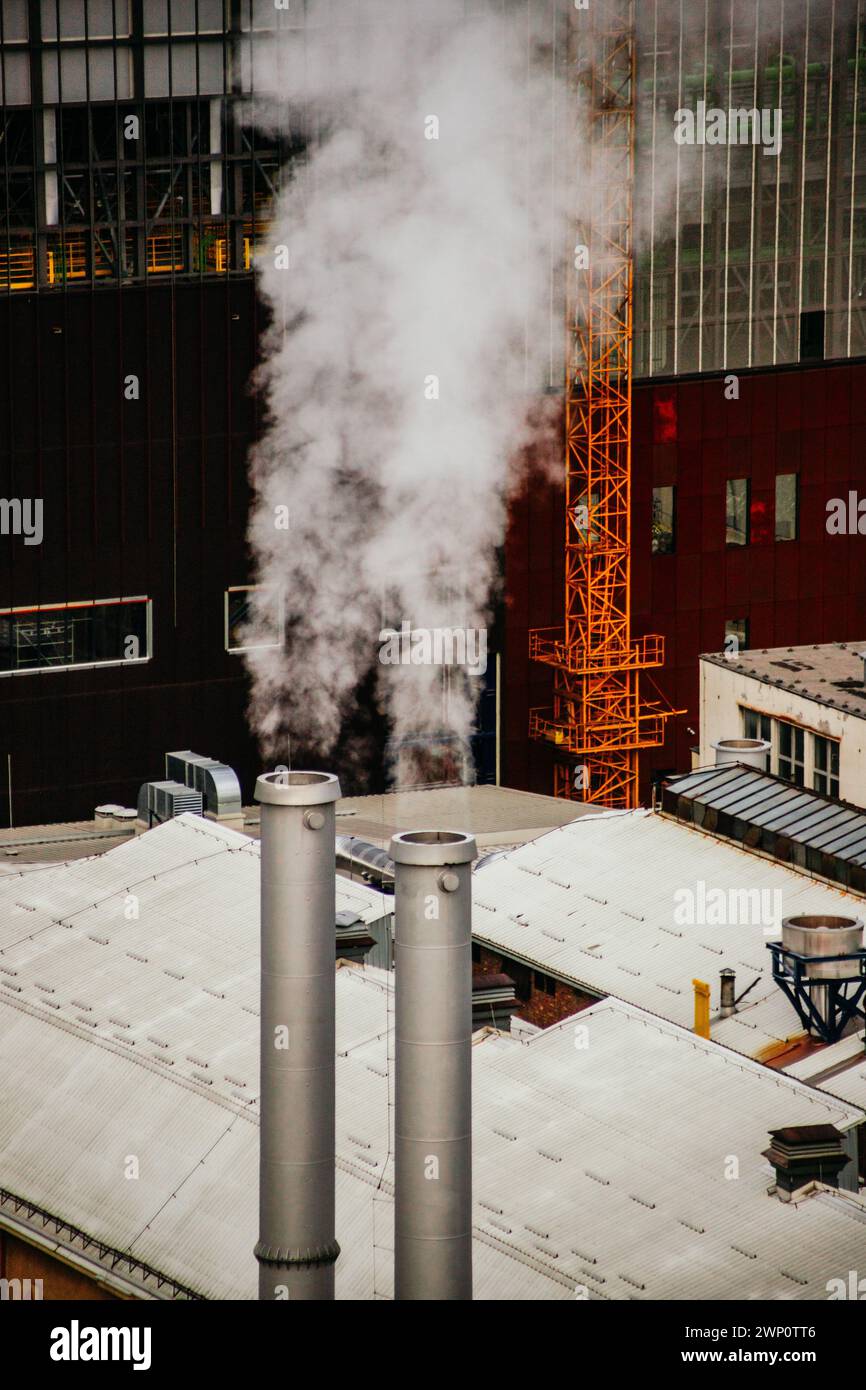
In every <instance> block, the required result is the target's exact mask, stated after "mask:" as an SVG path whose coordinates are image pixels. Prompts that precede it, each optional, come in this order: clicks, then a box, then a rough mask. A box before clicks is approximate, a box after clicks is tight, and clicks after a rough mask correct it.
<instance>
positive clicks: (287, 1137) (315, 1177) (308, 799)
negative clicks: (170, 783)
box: [255, 771, 340, 1300]
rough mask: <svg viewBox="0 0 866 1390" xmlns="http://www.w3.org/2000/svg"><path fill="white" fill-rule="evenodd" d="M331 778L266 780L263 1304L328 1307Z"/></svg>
mask: <svg viewBox="0 0 866 1390" xmlns="http://www.w3.org/2000/svg"><path fill="white" fill-rule="evenodd" d="M339 795H340V784H339V782H338V780H337V778H336V777H334V776H332V775H331V774H330V773H326V772H286V771H282V772H272V773H267V774H265V775H264V776H262V777H259V778H258V780H257V782H256V800H257V801H259V802H260V803H261V808H262V809H261V913H262V915H261V941H262V974H261V1093H260V1094H261V1141H260V1166H259V1240H258V1244H257V1245H256V1248H255V1255H256V1259H257V1260H258V1262H259V1298H260V1299H286V1298H288V1299H291V1300H298V1299H300V1300H309V1299H332V1298H333V1297H334V1265H335V1262H336V1260H337V1256H338V1255H339V1253H340V1247H339V1246H338V1244H337V1241H336V1238H335V1228H334V1186H335V1183H334V1153H335V1131H334V1088H335V1064H334V1056H335V1020H334V1012H335V1003H334V1000H335V969H334V932H335V921H336V883H335V875H334V841H335V823H334V802H335V801H336V800H337V798H338V797H339Z"/></svg>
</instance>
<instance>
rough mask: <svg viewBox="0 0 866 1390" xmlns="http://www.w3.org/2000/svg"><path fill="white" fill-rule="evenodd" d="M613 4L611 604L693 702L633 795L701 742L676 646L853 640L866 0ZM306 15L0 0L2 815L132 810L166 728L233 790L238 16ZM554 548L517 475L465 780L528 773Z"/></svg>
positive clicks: (261, 209)
mask: <svg viewBox="0 0 866 1390" xmlns="http://www.w3.org/2000/svg"><path fill="white" fill-rule="evenodd" d="M523 3H525V4H526V5H527V6H528V7H530V8H532V9H534V10H536V11H538V12H540V13H541V14H543V15H544V14H547V13H548V12H551V13H552V12H553V10H554V8H555V6H554V0H515V4H516V5H518V6H519V5H520V4H523ZM564 8H565V9H569V10H570V7H569V6H565V7H564ZM636 13H637V24H638V33H637V59H638V84H637V185H638V196H637V200H636V227H637V233H638V235H637V246H638V254H637V257H636V267H635V312H634V320H635V323H634V327H635V332H634V364H635V371H636V374H637V381H636V386H635V393H634V443H633V464H634V468H633V479H634V481H633V491H632V515H633V526H632V536H633V558H632V587H633V599H632V604H633V615H634V627H635V631H636V632H637V633H640V632H660V633H662V634H664V636H665V637H666V640H667V657H666V662H667V664H666V666H665V668H664V669H663V670H662V671H660V672H659V673H656V674H655V679H656V681H657V684H658V686H659V687H660V688H661V690H662V691H663V693H664V694H665V695H666V696H667V698H668V699H669V701H670V703H671V704H672V705H674V706H676V707H677V708H680V707H681V708H684V709H685V710H686V711H687V713H686V714H685V715H683V716H680V717H678V718H677V719H676V720H675V721H672V722H671V725H670V727H669V733H668V738H667V742H666V745H665V747H664V748H662V749H659V750H655V751H654V752H653V753H651V754H649V755H647V756H646V758H645V768H644V772H645V776H644V780H643V786H644V793H645V794H646V792H647V790H648V785H649V776H650V773H651V772H652V771H660V770H664V769H669V768H675V767H676V768H682V767H684V766H686V765H687V763H688V760H689V756H690V749H691V747H692V746H693V744H694V743H695V742H696V741H697V740H696V734H695V733H692V732H690V730H695V731H696V728H697V726H696V723H695V719H696V715H697V681H698V665H697V657H698V655H699V653H700V652H701V651H705V650H719V649H720V648H722V647H723V646H724V644H725V642H726V640H736V641H737V642H738V644H739V645H740V646H741V647H742V646H744V645H745V646H748V645H750V644H751V645H766V644H770V643H772V644H775V645H780V644H785V643H792V644H793V643H807V642H812V641H815V642H818V641H828V640H853V639H858V638H860V637H862V636H864V635H866V586H864V577H863V574H864V566H863V564H862V561H861V559H860V556H861V553H862V547H863V537H861V536H859V535H857V534H856V533H855V534H852V535H838V534H831V533H830V532H828V530H827V528H826V504H827V502H828V501H830V500H831V499H832V498H834V497H846V496H847V494H848V492H849V491H856V490H857V489H858V488H859V489H860V492H861V493H862V492H863V491H864V490H866V480H864V477H863V470H864V463H863V457H864V456H863V451H862V447H861V446H862V443H863V427H864V421H863V418H862V417H863V408H862V400H863V384H864V374H866V366H864V365H863V358H862V356H861V355H862V354H864V353H866V317H864V309H863V305H864V304H866V300H864V297H863V286H864V283H866V166H864V159H866V141H864V139H863V126H864V122H866V16H864V15H862V14H861V7H860V6H859V5H858V4H857V3H856V2H855V0H809V3H808V4H807V5H805V6H804V5H800V4H797V5H793V4H792V3H791V0H767V3H765V4H762V5H761V6H759V7H758V6H755V5H754V4H753V3H752V0H708V3H707V4H705V5H703V6H686V7H683V6H682V5H681V4H680V3H679V0H648V3H646V4H641V5H639V6H637V7H636ZM298 23H301V24H302V23H303V7H298V9H297V10H296V11H295V12H294V13H293V12H292V10H291V9H290V10H289V11H288V12H283V11H277V9H276V7H275V6H274V4H273V0H2V3H0V134H2V139H0V826H2V825H8V824H10V823H13V824H15V823H17V824H25V823H33V822H40V821H45V820H57V819H69V818H79V817H87V816H90V815H91V814H92V811H93V808H94V807H95V806H96V805H97V804H99V803H101V802H105V801H111V802H114V801H123V802H125V803H126V804H130V805H131V804H133V803H134V800H135V795H136V792H137V788H138V786H139V784H140V783H141V782H142V781H144V780H147V779H149V778H154V777H160V776H162V775H163V767H164V763H163V759H164V754H165V752H166V751H167V750H169V749H171V748H182V747H192V748H194V749H196V750H197V751H200V752H202V753H204V754H207V755H210V756H213V757H215V758H218V759H220V760H222V761H226V762H229V763H230V764H232V765H233V766H234V767H235V768H236V769H237V771H238V773H239V775H240V777H241V781H242V787H243V790H244V793H245V795H246V796H247V797H249V795H250V793H251V788H252V780H253V777H254V775H255V773H256V772H257V770H258V755H257V751H256V748H255V746H254V743H253V740H252V739H251V737H250V736H249V733H248V730H247V726H246V722H245V719H244V710H245V705H246V700H247V679H246V676H245V674H244V669H243V657H242V654H241V652H240V651H239V650H238V648H239V645H240V643H239V640H238V638H237V635H236V634H237V631H238V629H239V627H240V624H241V621H242V618H243V613H244V606H245V598H244V592H245V588H246V586H248V584H249V557H248V553H247V547H246V540H245V532H246V524H247V512H248V504H249V491H248V483H247V478H246V455H247V452H248V449H249V445H250V443H251V442H252V441H253V439H254V438H255V437H256V434H257V431H258V428H259V418H258V406H257V403H256V400H255V397H254V396H253V394H252V393H251V391H250V386H249V382H250V377H251V374H252V372H253V369H254V366H255V362H256V353H257V343H258V339H259V336H260V333H261V329H262V327H263V310H262V307H261V305H260V304H259V303H258V301H257V299H256V295H255V284H254V277H253V264H254V257H255V254H256V247H257V245H258V246H259V247H261V246H262V244H263V239H264V238H265V237H266V234H267V216H268V207H269V203H270V201H271V199H272V197H273V195H274V193H275V191H276V190H277V189H278V187H279V181H280V170H281V167H284V166H285V165H286V163H287V161H290V160H291V158H292V157H293V156H294V155H297V154H299V153H300V150H299V149H298V148H297V147H296V146H295V145H294V144H293V142H292V139H291V137H290V136H289V135H288V134H284V135H283V136H282V137H278V136H273V135H263V134H262V133H260V132H258V131H257V130H256V129H255V128H254V127H253V126H252V125H251V124H248V123H245V122H246V116H245V113H244V112H245V108H244V105H243V103H244V101H245V99H246V98H247V97H248V95H249V93H250V91H251V90H252V88H253V87H254V74H255V62H254V55H253V40H254V38H255V36H256V35H259V34H266V33H267V32H268V29H269V28H273V27H275V26H281V25H283V24H298ZM699 102H703V104H704V109H706V108H707V107H710V108H712V107H715V106H718V107H720V108H723V109H724V108H728V107H730V106H734V107H738V106H743V107H752V106H754V107H756V108H761V107H767V108H768V109H770V108H771V109H772V110H773V111H776V110H778V111H780V112H781V117H780V120H779V123H778V126H777V127H776V126H774V127H773V129H774V130H776V129H778V131H779V133H780V138H781V146H780V149H779V152H778V157H767V156H765V155H764V153H763V151H762V150H761V149H760V148H758V147H757V146H754V145H748V144H736V145H727V146H712V145H709V144H706V143H704V144H694V145H678V144H677V143H676V142H675V141H674V138H673V132H674V127H675V124H676V120H677V113H678V112H681V111H683V110H689V111H691V112H692V113H693V114H695V116H696V115H697V113H698V109H699V108H698V103H699ZM551 302H552V305H553V308H552V314H553V316H554V318H555V322H556V326H557V327H556V330H555V331H552V333H551V341H552V342H554V341H557V340H558V327H559V325H560V324H561V322H562V309H561V305H560V304H559V303H558V302H557V301H556V298H555V296H552V301H551ZM825 354H826V356H827V357H828V358H832V359H833V361H832V362H831V361H828V362H826V363H825V362H823V360H822V359H823V357H824V356H825ZM726 373H738V374H739V375H738V386H737V391H736V392H733V391H732V390H731V388H730V384H729V383H726V380H725V374H726ZM558 380H559V375H558V367H557V366H556V363H555V362H554V363H553V365H552V366H551V379H550V381H549V382H548V383H547V389H548V390H549V391H552V390H555V389H556V386H557V384H558ZM563 456H564V454H563V452H560V454H559V457H558V459H556V460H555V461H554V462H555V463H557V464H558V463H560V462H561V459H562V457H563ZM779 480H782V481H779ZM36 503H41V504H42V505H41V514H39V515H37V513H36V510H35V506H36ZM37 531H38V532H39V543H38V544H37V543H35V542H36V532H37ZM28 532H29V534H28ZM563 540H564V523H563V511H562V494H561V491H560V489H559V488H558V487H557V486H556V485H555V484H553V483H551V482H549V481H547V480H546V477H545V475H544V473H543V472H535V473H534V474H533V476H532V479H531V481H530V482H529V483H528V484H527V486H526V488H525V490H524V491H523V493H522V494H521V496H520V497H519V498H517V499H515V500H514V502H513V505H512V509H511V524H510V530H509V536H508V539H507V542H506V546H505V558H504V571H505V601H504V605H503V617H502V621H501V623H500V624H499V625H498V627H497V631H496V633H495V634H494V636H493V643H492V645H493V646H494V647H495V650H496V651H497V652H500V654H501V657H502V661H501V675H502V680H501V689H500V691H499V698H498V699H497V692H496V689H495V684H494V671H495V666H494V663H493V661H492V660H491V663H490V669H489V672H488V685H487V690H486V693H485V695H484V697H483V700H482V724H483V732H482V735H481V736H480V738H479V739H478V740H476V745H475V750H474V751H475V754H476V762H477V764H478V769H479V772H478V775H479V777H480V778H481V779H482V780H487V779H490V778H492V777H494V776H495V775H496V767H497V765H498V766H499V768H500V772H501V779H502V780H503V781H504V782H506V783H508V784H511V785H515V786H518V787H528V788H531V789H533V790H538V791H544V792H548V791H550V789H551V786H552V768H551V758H550V753H549V750H548V749H546V748H545V746H544V745H543V744H542V745H540V744H530V742H529V740H528V716H529V710H530V709H531V708H532V707H534V706H544V705H547V704H548V703H549V700H550V677H549V673H548V672H547V671H546V670H545V669H544V668H543V667H540V666H532V665H531V664H530V662H529V660H528V656H527V646H528V632H529V630H530V629H531V628H533V627H546V626H550V625H553V624H556V623H557V622H558V621H561V618H562V591H563V549H564V546H563ZM500 633H501V634H502V643H501V644H500ZM649 693H651V691H650V692H649ZM368 699H369V703H370V704H371V705H372V703H373V701H372V695H371V693H370V692H368ZM497 722H499V723H500V724H501V749H500V753H501V757H499V758H497V756H496V751H495V738H494V733H493V730H494V729H495V727H496V725H497ZM379 732H381V731H379ZM732 732H737V731H732ZM370 789H372V788H371V787H370V786H365V787H360V786H359V787H358V790H370Z"/></svg>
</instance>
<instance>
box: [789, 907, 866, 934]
mask: <svg viewBox="0 0 866 1390" xmlns="http://www.w3.org/2000/svg"><path fill="white" fill-rule="evenodd" d="M782 925H783V926H788V927H800V928H801V929H802V930H804V931H847V930H848V928H849V927H862V926H863V923H862V921H861V919H860V918H859V917H844V916H843V915H842V914H841V913H820V912H801V913H800V914H799V915H798V916H796V917H786V918H785V919H784V921H783V923H782Z"/></svg>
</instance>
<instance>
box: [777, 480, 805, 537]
mask: <svg viewBox="0 0 866 1390" xmlns="http://www.w3.org/2000/svg"><path fill="white" fill-rule="evenodd" d="M798 481H799V480H798V477H797V474H796V473H779V474H778V475H777V477H776V540H777V541H795V540H796V539H797V521H798V516H797V511H798V506H797V503H798Z"/></svg>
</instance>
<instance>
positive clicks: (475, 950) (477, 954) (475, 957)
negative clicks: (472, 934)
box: [472, 941, 481, 965]
mask: <svg viewBox="0 0 866 1390" xmlns="http://www.w3.org/2000/svg"><path fill="white" fill-rule="evenodd" d="M472 964H473V965H480V964H481V947H480V946H479V945H478V942H477V941H473V943H472Z"/></svg>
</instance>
